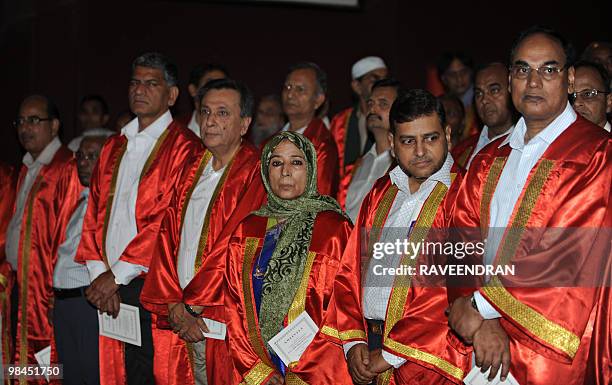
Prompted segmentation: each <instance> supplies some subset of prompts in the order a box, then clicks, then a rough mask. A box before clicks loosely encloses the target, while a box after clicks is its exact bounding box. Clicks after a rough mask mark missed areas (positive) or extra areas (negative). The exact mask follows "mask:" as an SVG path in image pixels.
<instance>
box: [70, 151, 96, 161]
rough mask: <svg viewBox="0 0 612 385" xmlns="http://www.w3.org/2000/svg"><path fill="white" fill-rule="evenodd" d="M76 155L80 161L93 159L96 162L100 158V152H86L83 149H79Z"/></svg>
mask: <svg viewBox="0 0 612 385" xmlns="http://www.w3.org/2000/svg"><path fill="white" fill-rule="evenodd" d="M74 156H75V157H76V159H77V160H78V161H79V162H80V161H82V160H91V161H92V162H95V161H96V160H97V159H98V154H96V153H93V154H84V153H82V152H81V151H77V152H76V154H74Z"/></svg>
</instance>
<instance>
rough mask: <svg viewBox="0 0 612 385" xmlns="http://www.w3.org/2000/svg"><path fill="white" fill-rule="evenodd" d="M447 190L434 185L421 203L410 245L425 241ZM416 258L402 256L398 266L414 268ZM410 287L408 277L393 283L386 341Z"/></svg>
mask: <svg viewBox="0 0 612 385" xmlns="http://www.w3.org/2000/svg"><path fill="white" fill-rule="evenodd" d="M447 191H448V188H447V187H446V186H445V185H444V184H443V183H440V182H438V183H436V186H435V187H434V189H433V191H432V192H431V194H429V197H427V200H426V201H425V203H423V208H422V209H421V212H420V213H419V217H418V218H417V221H416V223H415V225H414V227H413V228H412V232H411V233H410V236H409V242H410V243H412V244H417V243H421V242H423V241H424V240H425V237H426V236H427V234H428V233H429V229H430V228H431V225H432V224H433V221H434V218H435V217H436V212H437V211H438V206H440V203H441V202H442V199H444V195H446V192H447ZM417 259H418V256H417V257H414V258H411V256H410V255H404V256H403V257H402V260H401V264H400V265H405V266H414V265H415V264H416V262H417ZM409 287H410V276H408V275H406V276H397V277H396V278H395V281H394V283H393V289H392V292H391V297H390V298H389V305H388V309H387V317H386V321H385V334H384V338H385V339H386V338H387V336H388V335H389V332H390V331H391V329H392V328H393V326H395V324H396V323H397V322H398V321H399V320H400V319H401V318H402V315H403V314H404V307H405V305H406V300H407V298H408V289H409Z"/></svg>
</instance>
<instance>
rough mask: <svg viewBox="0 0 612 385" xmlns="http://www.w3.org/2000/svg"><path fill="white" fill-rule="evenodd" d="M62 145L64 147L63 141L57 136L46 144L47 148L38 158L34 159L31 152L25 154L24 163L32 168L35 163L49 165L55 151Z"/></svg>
mask: <svg viewBox="0 0 612 385" xmlns="http://www.w3.org/2000/svg"><path fill="white" fill-rule="evenodd" d="M60 147H62V142H60V140H59V138H58V137H57V136H56V137H54V138H53V139H52V140H51V141H50V142H49V143H48V144H47V145H46V146H45V149H44V150H42V152H41V153H40V155H38V158H36V159H34V158H33V157H32V155H31V154H30V153H29V152H28V153H27V154H25V155H24V156H23V164H25V165H26V167H27V168H31V167H32V166H34V164H35V163H39V164H41V165H48V164H49V163H51V161H52V160H53V157H54V156H55V153H56V152H57V150H59V149H60Z"/></svg>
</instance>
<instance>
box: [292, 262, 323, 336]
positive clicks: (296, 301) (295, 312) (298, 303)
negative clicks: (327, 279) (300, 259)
mask: <svg viewBox="0 0 612 385" xmlns="http://www.w3.org/2000/svg"><path fill="white" fill-rule="evenodd" d="M316 256H317V253H315V252H314V251H309V252H308V257H307V258H306V265H305V266H304V274H303V275H302V281H301V282H300V286H299V287H298V289H297V291H296V292H295V297H294V298H293V302H292V303H291V306H290V307H289V311H288V312H287V324H290V323H292V322H293V321H294V320H295V319H296V318H297V317H298V316H299V315H300V314H302V312H303V311H304V310H306V291H307V289H308V281H310V271H311V270H312V264H313V263H314V260H315V257H316Z"/></svg>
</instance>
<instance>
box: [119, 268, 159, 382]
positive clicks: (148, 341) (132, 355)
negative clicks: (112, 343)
mask: <svg viewBox="0 0 612 385" xmlns="http://www.w3.org/2000/svg"><path fill="white" fill-rule="evenodd" d="M143 285H144V279H142V278H135V279H133V280H132V282H130V283H129V284H128V285H125V286H121V288H120V289H119V295H120V296H121V302H122V303H125V304H128V305H132V306H137V307H138V309H139V313H140V335H141V339H142V346H135V345H132V344H127V343H126V344H124V346H125V372H126V375H127V383H128V385H140V384H142V385H149V384H154V383H155V380H154V377H153V336H152V334H151V313H150V312H148V311H147V310H146V309H145V308H143V307H142V305H141V304H140V292H141V291H142V286H143Z"/></svg>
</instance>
